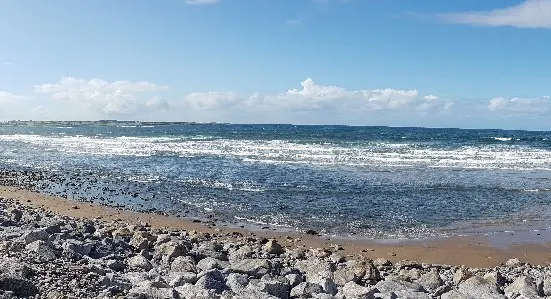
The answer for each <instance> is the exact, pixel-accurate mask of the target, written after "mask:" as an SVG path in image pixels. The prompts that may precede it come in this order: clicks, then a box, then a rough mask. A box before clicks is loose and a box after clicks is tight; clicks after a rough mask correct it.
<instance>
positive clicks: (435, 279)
mask: <svg viewBox="0 0 551 299" xmlns="http://www.w3.org/2000/svg"><path fill="white" fill-rule="evenodd" d="M416 282H417V283H418V284H420V285H422V286H423V288H424V289H425V290H429V291H435V290H436V289H438V288H439V287H441V286H442V285H443V284H444V282H443V281H442V278H440V274H439V273H438V269H436V268H432V269H431V271H429V272H428V273H425V274H423V275H421V277H420V278H419V279H418V280H417V281H416Z"/></svg>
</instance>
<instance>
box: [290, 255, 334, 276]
mask: <svg viewBox="0 0 551 299" xmlns="http://www.w3.org/2000/svg"><path fill="white" fill-rule="evenodd" d="M295 268H297V269H298V270H300V271H301V272H303V273H305V274H306V280H307V281H309V280H310V279H315V278H318V277H321V278H329V279H334V275H333V271H334V270H335V268H334V266H333V264H331V263H329V262H326V261H323V260H320V259H317V258H309V259H307V260H302V261H298V262H296V264H295Z"/></svg>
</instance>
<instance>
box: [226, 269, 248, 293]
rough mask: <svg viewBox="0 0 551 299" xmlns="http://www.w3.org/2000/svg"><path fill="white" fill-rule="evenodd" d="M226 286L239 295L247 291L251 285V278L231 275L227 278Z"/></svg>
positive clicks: (243, 275) (236, 274) (237, 274)
mask: <svg viewBox="0 0 551 299" xmlns="http://www.w3.org/2000/svg"><path fill="white" fill-rule="evenodd" d="M226 284H227V285H228V286H229V287H230V289H231V290H232V291H234V292H235V293H238V292H240V291H242V290H243V289H245V287H247V285H248V284H249V276H248V275H245V274H239V273H230V274H229V275H228V277H227V278H226Z"/></svg>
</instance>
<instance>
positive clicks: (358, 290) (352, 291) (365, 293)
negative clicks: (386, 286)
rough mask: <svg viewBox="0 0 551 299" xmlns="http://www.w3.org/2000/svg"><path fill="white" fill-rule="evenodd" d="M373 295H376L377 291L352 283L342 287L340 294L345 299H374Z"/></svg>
mask: <svg viewBox="0 0 551 299" xmlns="http://www.w3.org/2000/svg"><path fill="white" fill-rule="evenodd" d="M375 293H377V289H373V288H367V287H364V286H361V285H359V284H357V283H355V282H353V281H350V282H347V283H346V284H345V285H344V286H343V287H342V294H343V295H344V297H345V298H347V299H348V298H354V299H372V298H374V295H375Z"/></svg>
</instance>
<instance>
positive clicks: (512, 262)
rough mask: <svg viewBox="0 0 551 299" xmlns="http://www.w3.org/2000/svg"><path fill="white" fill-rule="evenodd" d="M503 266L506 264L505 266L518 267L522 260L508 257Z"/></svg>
mask: <svg viewBox="0 0 551 299" xmlns="http://www.w3.org/2000/svg"><path fill="white" fill-rule="evenodd" d="M505 266H507V267H520V266H522V262H521V261H520V260H519V259H517V258H514V259H509V260H507V261H506V262H505Z"/></svg>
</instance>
